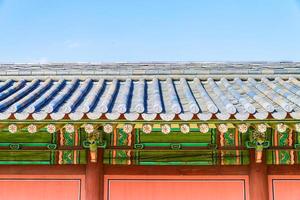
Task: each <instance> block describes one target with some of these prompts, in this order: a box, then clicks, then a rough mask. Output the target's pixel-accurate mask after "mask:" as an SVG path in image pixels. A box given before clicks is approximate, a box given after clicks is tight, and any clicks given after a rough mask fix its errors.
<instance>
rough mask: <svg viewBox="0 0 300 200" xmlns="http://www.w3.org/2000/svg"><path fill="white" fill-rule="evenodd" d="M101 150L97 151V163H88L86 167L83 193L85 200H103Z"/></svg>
mask: <svg viewBox="0 0 300 200" xmlns="http://www.w3.org/2000/svg"><path fill="white" fill-rule="evenodd" d="M102 159H103V149H98V160H97V163H92V162H90V157H89V158H88V164H87V165H86V173H85V175H86V179H85V181H86V182H85V193H86V200H103V186H104V185H103V181H104V177H103V161H102Z"/></svg>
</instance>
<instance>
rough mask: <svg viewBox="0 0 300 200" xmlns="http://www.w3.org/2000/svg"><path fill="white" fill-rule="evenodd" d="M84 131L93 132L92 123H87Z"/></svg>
mask: <svg viewBox="0 0 300 200" xmlns="http://www.w3.org/2000/svg"><path fill="white" fill-rule="evenodd" d="M84 131H85V132H86V133H92V132H94V126H93V125H92V124H86V125H85V126H84Z"/></svg>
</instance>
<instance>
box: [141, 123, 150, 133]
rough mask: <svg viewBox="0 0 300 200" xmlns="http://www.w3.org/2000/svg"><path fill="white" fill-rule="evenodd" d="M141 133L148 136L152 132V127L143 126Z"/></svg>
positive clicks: (148, 125)
mask: <svg viewBox="0 0 300 200" xmlns="http://www.w3.org/2000/svg"><path fill="white" fill-rule="evenodd" d="M143 132H144V133H146V134H149V133H151V132H152V126H151V125H150V124H144V125H143Z"/></svg>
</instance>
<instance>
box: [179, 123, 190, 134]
mask: <svg viewBox="0 0 300 200" xmlns="http://www.w3.org/2000/svg"><path fill="white" fill-rule="evenodd" d="M180 131H181V133H184V134H186V133H189V132H190V127H189V125H187V124H182V125H181V126H180Z"/></svg>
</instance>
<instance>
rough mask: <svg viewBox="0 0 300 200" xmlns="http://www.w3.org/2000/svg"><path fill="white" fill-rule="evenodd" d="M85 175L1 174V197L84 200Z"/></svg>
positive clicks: (10, 198)
mask: <svg viewBox="0 0 300 200" xmlns="http://www.w3.org/2000/svg"><path fill="white" fill-rule="evenodd" d="M84 181H85V180H84V176H73V175H72V176H70V175H68V176H66V175H59V176H52V175H47V176H44V175H34V176H30V175H10V176H5V175H1V176H0V199H3V200H4V199H5V200H84V199H85V198H84Z"/></svg>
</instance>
